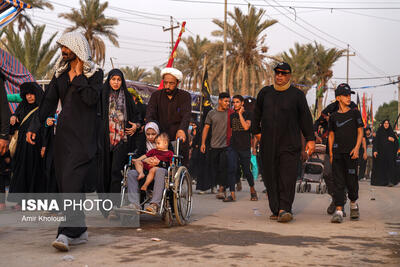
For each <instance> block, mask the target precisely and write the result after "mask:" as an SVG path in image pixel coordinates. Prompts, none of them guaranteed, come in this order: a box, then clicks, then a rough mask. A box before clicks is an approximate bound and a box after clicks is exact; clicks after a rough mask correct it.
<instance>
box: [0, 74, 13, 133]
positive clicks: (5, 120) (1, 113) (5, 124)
mask: <svg viewBox="0 0 400 267" xmlns="http://www.w3.org/2000/svg"><path fill="white" fill-rule="evenodd" d="M10 116H11V111H10V107H9V106H8V101H7V92H6V88H5V87H4V77H3V75H2V74H0V139H6V140H8V139H9V135H8V133H9V131H10Z"/></svg>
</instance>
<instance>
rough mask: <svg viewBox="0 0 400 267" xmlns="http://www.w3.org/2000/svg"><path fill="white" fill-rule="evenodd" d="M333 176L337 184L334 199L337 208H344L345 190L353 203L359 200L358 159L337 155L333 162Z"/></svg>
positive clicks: (347, 155) (346, 155)
mask: <svg viewBox="0 0 400 267" xmlns="http://www.w3.org/2000/svg"><path fill="white" fill-rule="evenodd" d="M332 174H333V180H334V183H335V186H334V188H335V189H334V194H333V199H334V202H335V205H336V206H343V205H344V204H345V203H346V202H345V189H346V188H347V194H348V197H349V199H350V200H351V201H356V200H357V199H358V177H357V159H351V156H350V155H349V154H335V155H334V156H333V162H332Z"/></svg>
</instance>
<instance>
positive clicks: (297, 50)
mask: <svg viewBox="0 0 400 267" xmlns="http://www.w3.org/2000/svg"><path fill="white" fill-rule="evenodd" d="M279 57H280V59H281V61H284V62H287V63H289V65H290V66H291V67H292V81H293V83H295V84H296V86H297V87H298V88H300V89H301V90H302V91H303V92H304V94H307V92H308V90H310V88H311V87H312V86H313V85H314V84H315V83H316V76H315V65H314V57H315V48H314V47H313V45H312V44H305V45H300V44H299V43H295V45H294V48H290V49H289V51H288V52H283V53H282V54H281V55H280V56H279Z"/></svg>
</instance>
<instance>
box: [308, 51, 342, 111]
mask: <svg viewBox="0 0 400 267" xmlns="http://www.w3.org/2000/svg"><path fill="white" fill-rule="evenodd" d="M314 49H315V58H314V62H315V75H316V78H317V81H319V83H320V88H321V89H320V90H319V91H317V99H318V102H317V103H318V104H317V105H318V108H317V117H319V115H320V114H321V111H322V99H323V97H324V93H325V92H326V90H327V86H326V85H327V84H328V81H329V79H330V78H332V75H333V71H332V67H333V65H334V64H335V62H336V61H337V60H338V59H339V58H340V57H341V56H343V54H344V52H345V51H346V50H339V49H337V48H325V47H324V46H323V45H322V44H317V43H315V47H314Z"/></svg>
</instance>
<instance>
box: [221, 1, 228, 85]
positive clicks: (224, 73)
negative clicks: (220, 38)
mask: <svg viewBox="0 0 400 267" xmlns="http://www.w3.org/2000/svg"><path fill="white" fill-rule="evenodd" d="M227 10H228V0H225V10H224V60H223V64H224V66H223V69H222V92H226V30H227V29H226V27H227V24H226V14H227Z"/></svg>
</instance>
